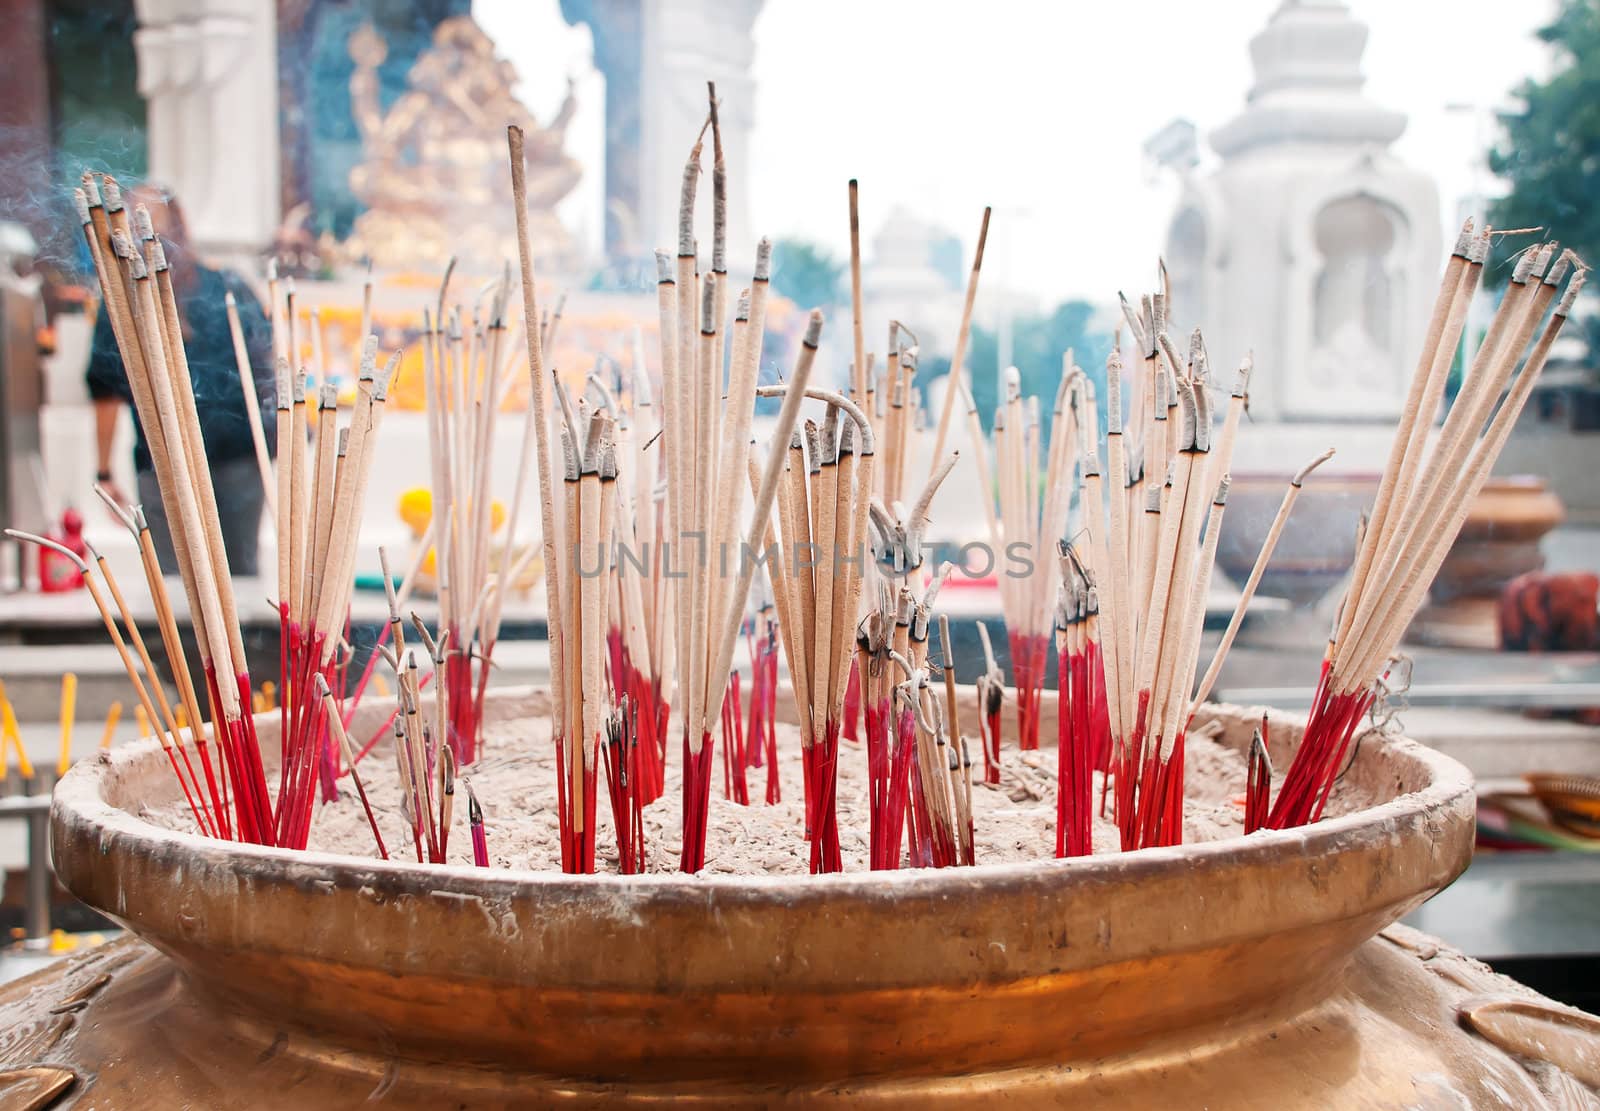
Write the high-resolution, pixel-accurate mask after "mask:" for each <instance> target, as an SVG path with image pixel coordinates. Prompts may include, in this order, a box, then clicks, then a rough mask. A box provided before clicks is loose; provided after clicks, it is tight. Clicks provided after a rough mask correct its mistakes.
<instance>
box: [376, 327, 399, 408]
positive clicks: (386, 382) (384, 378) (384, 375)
mask: <svg viewBox="0 0 1600 1111" xmlns="http://www.w3.org/2000/svg"><path fill="white" fill-rule="evenodd" d="M370 338H372V339H373V340H376V339H377V337H376V336H373V337H370ZM399 372H400V352H398V351H395V352H392V353H391V354H390V355H389V360H388V362H386V363H384V364H383V370H381V371H380V372H379V373H378V379H377V381H376V382H375V383H374V385H373V387H372V400H373V401H380V402H382V401H388V400H389V386H390V384H391V383H393V382H394V376H395V375H396V374H398V373H399Z"/></svg>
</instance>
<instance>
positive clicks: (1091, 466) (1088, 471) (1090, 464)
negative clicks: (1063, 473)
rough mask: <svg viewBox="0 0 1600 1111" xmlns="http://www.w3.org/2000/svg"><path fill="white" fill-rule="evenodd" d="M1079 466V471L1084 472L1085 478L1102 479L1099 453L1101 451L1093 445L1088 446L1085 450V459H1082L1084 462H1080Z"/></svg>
mask: <svg viewBox="0 0 1600 1111" xmlns="http://www.w3.org/2000/svg"><path fill="white" fill-rule="evenodd" d="M1078 466H1079V469H1081V470H1082V471H1083V477H1084V478H1099V477H1100V451H1099V449H1098V448H1096V447H1095V446H1094V445H1092V444H1091V445H1089V446H1087V447H1085V448H1084V449H1083V458H1082V460H1080V461H1079V463H1078Z"/></svg>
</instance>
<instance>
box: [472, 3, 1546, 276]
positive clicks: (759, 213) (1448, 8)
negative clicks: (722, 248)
mask: <svg viewBox="0 0 1600 1111" xmlns="http://www.w3.org/2000/svg"><path fill="white" fill-rule="evenodd" d="M1277 6H1278V0H1229V2H1227V3H1211V4H1202V3H1194V2H1192V0H1188V2H1184V0H1144V2H1133V3H1124V4H1117V5H1106V4H1090V3H1085V2H1082V0H1055V2H1044V0H983V2H982V3H972V2H970V0H766V3H765V6H764V7H763V9H762V12H761V15H760V16H759V17H758V19H757V22H756V25H755V30H754V36H755V40H756V54H755V62H754V64H753V67H752V76H753V77H754V79H755V83H756V90H757V91H756V104H755V119H756V125H755V126H756V130H755V134H754V136H753V139H752V145H753V149H752V154H751V158H752V167H751V177H750V182H749V188H750V191H751V196H750V199H749V203H750V209H751V215H752V217H753V225H754V227H755V228H757V229H758V230H759V231H761V232H762V233H763V234H766V235H771V236H773V237H780V236H792V237H800V238H806V239H812V240H816V241H819V242H821V243H822V244H824V245H826V246H827V247H829V248H830V249H832V250H833V251H835V252H837V253H840V254H843V252H844V251H845V250H846V249H847V246H848V228H847V223H846V208H845V183H846V181H847V180H848V179H849V178H851V177H856V178H858V179H860V182H861V205H862V223H863V228H862V231H863V238H864V240H866V241H869V242H870V239H871V237H872V234H873V233H874V232H875V231H876V230H877V228H878V226H879V225H880V224H881V223H882V222H883V221H884V220H885V219H886V218H887V217H888V216H889V214H890V212H891V211H892V210H893V209H894V208H895V207H896V206H904V207H905V208H907V209H909V210H910V211H911V212H912V213H913V214H914V215H916V216H918V217H920V218H922V219H925V220H928V221H930V222H932V223H934V224H936V225H939V226H942V227H944V228H947V229H949V230H950V231H952V232H954V233H955V234H957V235H958V236H960V237H961V239H962V241H963V243H964V245H965V246H966V249H967V251H968V252H969V253H970V251H971V248H972V245H973V243H974V241H975V239H976V235H977V228H978V221H979V216H980V214H981V212H982V209H983V206H984V205H986V204H988V205H992V206H993V207H994V210H995V211H994V217H993V222H992V225H991V233H990V253H989V255H988V256H987V258H986V261H985V267H984V270H985V278H986V284H987V282H993V283H994V284H995V285H996V286H1006V287H1010V288H1012V289H1016V290H1018V291H1022V292H1025V293H1026V294H1028V295H1031V296H1034V297H1037V299H1038V301H1039V302H1040V303H1041V304H1042V305H1050V304H1053V303H1055V302H1057V301H1059V300H1063V299H1066V298H1068V297H1085V298H1088V299H1090V300H1093V301H1095V302H1097V303H1102V302H1105V301H1107V300H1108V299H1110V298H1111V297H1112V296H1113V295H1114V291H1115V290H1116V289H1118V288H1143V287H1145V286H1147V285H1148V284H1149V281H1150V275H1151V272H1152V270H1153V267H1154V260H1155V258H1156V255H1157V253H1158V252H1159V251H1160V249H1161V245H1162V242H1163V240H1164V238H1165V233H1166V225H1167V220H1168V218H1169V216H1170V214H1171V211H1172V207H1173V204H1174V201H1175V199H1176V197H1177V186H1176V183H1175V181H1174V180H1173V179H1172V178H1171V177H1170V175H1167V174H1164V173H1152V172H1150V170H1149V169H1148V167H1146V166H1145V164H1144V160H1143V156H1142V150H1141V148H1142V146H1143V143H1144V140H1145V139H1146V138H1148V137H1149V136H1150V135H1151V134H1152V133H1153V132H1155V131H1156V130H1158V129H1159V128H1160V127H1162V126H1163V125H1164V124H1166V123H1167V122H1169V121H1170V120H1172V119H1173V118H1174V117H1176V116H1184V117H1186V118H1188V119H1190V120H1191V121H1193V122H1194V123H1195V124H1196V125H1197V126H1198V127H1199V128H1200V130H1201V134H1202V144H1204V135H1205V134H1206V133H1207V132H1209V130H1210V129H1211V128H1213V127H1215V126H1217V125H1218V124H1221V123H1223V122H1225V121H1226V120H1227V119H1229V118H1230V117H1231V116H1232V115H1234V114H1235V113H1236V112H1237V111H1238V110H1239V109H1240V108H1241V107H1242V106H1243V104H1244V98H1245V93H1246V91H1247V90H1248V88H1249V86H1250V82H1251V69H1250V58H1249V40H1250V38H1251V36H1252V35H1254V34H1255V33H1256V31H1258V30H1259V29H1260V28H1261V27H1263V26H1264V25H1265V24H1266V22H1267V19H1268V17H1269V16H1270V15H1271V14H1272V12H1273V11H1274V10H1275V9H1276V8H1277ZM1350 6H1351V9H1352V10H1353V12H1354V14H1355V15H1356V16H1357V17H1358V18H1359V19H1361V20H1363V21H1364V22H1366V23H1367V24H1368V26H1369V28H1370V35H1369V39H1368V44H1367V51H1366V55H1365V62H1364V68H1365V71H1366V74H1367V77H1368V81H1367V87H1366V92H1367V93H1368V95H1369V96H1371V97H1372V98H1373V99H1374V100H1375V101H1377V102H1378V103H1379V104H1382V105H1384V106H1386V107H1390V108H1397V109H1400V110H1402V111H1404V112H1406V113H1408V115H1409V117H1410V123H1409V126H1408V128H1407V130H1406V133H1405V134H1404V135H1403V136H1402V137H1401V138H1400V140H1399V141H1398V142H1397V143H1396V144H1395V147H1394V150H1395V152H1396V153H1397V154H1398V155H1399V156H1400V157H1402V158H1403V159H1405V160H1406V161H1407V162H1409V163H1411V164H1413V165H1415V166H1418V167H1422V168H1425V169H1427V170H1429V171H1431V172H1432V173H1433V174H1434V175H1435V177H1436V178H1437V180H1438V181H1439V184H1440V195H1441V215H1442V223H1444V224H1446V225H1450V226H1451V227H1454V226H1455V225H1456V224H1457V220H1456V212H1457V208H1458V204H1459V202H1460V199H1461V198H1462V197H1463V196H1464V195H1467V194H1470V193H1472V192H1473V191H1474V183H1475V178H1476V179H1479V180H1481V181H1482V183H1483V185H1484V186H1485V187H1488V188H1490V191H1492V185H1491V183H1490V182H1489V181H1488V180H1487V176H1486V171H1483V170H1482V169H1481V165H1482V163H1481V151H1482V148H1483V144H1484V139H1486V138H1488V137H1490V136H1492V134H1493V124H1492V122H1491V121H1490V120H1489V118H1488V115H1489V113H1490V112H1492V111H1493V110H1495V109H1497V108H1501V107H1504V106H1506V105H1508V104H1509V103H1511V98H1510V91H1511V90H1512V89H1513V88H1514V87H1515V86H1516V85H1517V84H1518V83H1519V82H1520V81H1521V80H1523V79H1524V78H1525V77H1527V76H1529V75H1530V74H1541V73H1543V72H1545V71H1546V70H1547V68H1548V54H1547V51H1546V50H1545V48H1544V47H1543V46H1542V44H1540V43H1539V42H1538V41H1537V40H1535V39H1534V38H1533V31H1534V30H1535V29H1536V28H1538V27H1539V26H1541V25H1543V24H1544V23H1546V22H1548V20H1549V17H1550V15H1551V14H1552V12H1553V8H1554V4H1553V0H1526V2H1524V3H1520V4H1510V3H1506V2H1505V0H1452V2H1450V3H1444V4H1441V3H1437V2H1433V0H1388V2H1383V0H1352V2H1351V4H1350ZM474 13H475V14H476V15H477V17H478V18H479V20H480V21H482V22H483V24H484V26H485V28H486V29H487V30H488V31H489V33H490V34H491V35H493V36H495V38H496V41H497V43H499V44H500V46H501V49H502V50H503V51H504V52H505V53H506V54H507V56H509V57H510V58H511V59H512V60H513V61H514V62H516V63H517V64H518V66H519V69H520V70H521V72H522V75H523V81H524V95H525V99H526V100H527V102H528V103H529V104H530V106H531V107H533V108H534V110H535V111H536V112H539V113H541V114H547V113H550V112H553V111H554V109H555V107H556V105H557V104H558V103H559V101H560V97H561V94H562V91H563V90H564V88H565V80H566V75H567V74H568V73H574V74H578V75H580V86H579V88H580V96H582V95H583V93H584V91H585V89H586V88H587V89H588V90H589V91H590V92H591V93H596V94H597V93H598V90H599V87H600V86H599V85H598V84H594V83H593V82H594V81H595V80H596V79H595V78H593V77H592V76H591V77H589V78H587V79H586V80H588V81H589V82H591V84H589V85H587V86H586V85H585V84H584V83H583V81H584V80H585V79H583V78H582V77H581V75H583V74H585V73H589V72H590V70H591V67H590V66H589V63H588V52H589V36H588V32H587V30H586V29H573V28H567V27H566V26H565V25H564V24H563V23H562V21H561V19H560V16H559V14H558V11H557V4H556V0H478V2H477V4H476V5H475V7H474ZM1450 105H1459V106H1463V107H1464V110H1463V109H1462V108H1458V109H1457V110H1450V109H1449V108H1448V107H1447V106H1450ZM586 111H587V112H588V113H590V114H589V115H587V116H585V115H580V117H579V119H578V120H577V121H575V123H574V127H573V129H572V132H571V135H572V139H571V142H570V144H569V145H570V146H572V147H573V148H575V149H574V154H575V155H576V156H577V157H578V158H579V160H580V161H583V162H584V163H585V165H588V166H598V165H599V152H600V142H599V135H598V124H599V120H600V118H601V109H600V108H599V107H598V106H597V105H596V104H595V98H594V97H591V98H590V100H589V102H588V105H587V106H586ZM802 147H804V149H805V152H806V153H805V155H804V156H803V157H802V156H800V155H799V153H798V152H799V151H800V149H801V148H802ZM1475 164H1476V167H1477V168H1476V169H1475ZM599 178H600V175H599V174H598V173H591V174H589V175H588V180H587V181H586V182H585V183H584V185H583V186H581V187H580V189H579V191H578V193H576V194H575V195H574V196H573V197H572V198H570V199H569V201H568V203H567V205H566V206H565V207H564V209H563V215H564V216H565V217H566V219H567V221H568V223H569V225H570V226H573V227H574V231H575V232H578V233H579V234H580V235H582V234H585V232H586V231H587V234H588V235H589V236H590V237H591V238H592V236H593V235H595V234H598V227H599V215H598V213H599V203H600V192H599V189H600V181H599ZM1451 238H1453V232H1452V234H1451V235H1450V237H1448V238H1447V239H1446V242H1449V241H1450V239H1451ZM969 257H970V254H969Z"/></svg>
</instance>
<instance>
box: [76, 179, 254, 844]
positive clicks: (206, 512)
mask: <svg viewBox="0 0 1600 1111" xmlns="http://www.w3.org/2000/svg"><path fill="white" fill-rule="evenodd" d="M75 200H76V201H77V204H78V215H79V218H80V220H81V221H82V224H83V229H84V238H85V240H86V242H87V243H88V247H89V253H90V257H91V258H92V259H93V262H94V267H95V273H96V276H97V277H98V279H99V281H100V286H101V289H102V292H103V296H104V298H105V311H106V313H107V314H108V315H109V317H110V319H111V324H112V330H113V333H114V335H115V338H116V342H117V346H118V348H119V350H120V351H121V354H122V359H123V363H124V365H125V366H126V368H127V375H128V382H129V385H130V387H131V390H132V393H133V398H134V407H135V410H136V411H137V413H138V415H139V420H140V423H141V425H142V426H143V427H144V429H145V436H146V439H147V441H148V443H149V446H150V455H151V460H152V462H153V464H154V467H155V472H156V477H157V480H158V483H159V486H160V490H161V495H162V502H163V504H164V506H165V508H166V511H167V519H168V523H169V526H170V528H171V531H172V539H173V546H174V548H175V550H176V552H177V556H178V566H179V570H180V572H181V573H182V576H183V583H184V589H185V591H186V593H187V594H188V599H189V609H190V613H191V615H192V620H193V621H194V625H195V633H196V639H197V641H198V644H199V646H200V654H201V659H202V663H203V664H204V668H205V675H206V680H207V687H208V690H207V695H208V700H209V702H210V704H211V708H212V714H211V720H212V722H213V729H214V731H215V733H216V741H217V743H218V747H219V748H220V749H221V752H222V756H223V761H222V763H223V764H224V765H225V769H226V770H225V773H224V774H225V775H226V777H227V778H229V779H231V780H232V783H233V792H232V793H233V801H234V807H235V815H234V817H235V819H236V822H235V823H230V822H229V821H228V820H227V815H226V812H225V808H224V806H223V802H222V799H223V796H224V793H225V791H226V787H225V786H217V787H214V788H213V789H212V790H210V791H209V792H208V793H209V796H210V797H209V804H210V807H211V818H212V819H213V821H212V824H211V830H212V831H213V832H215V833H218V834H219V835H223V836H231V835H233V833H234V832H235V830H234V828H233V826H234V825H236V832H237V835H238V836H240V837H242V838H244V839H246V840H251V841H257V842H263V843H275V841H276V840H277V837H276V829H275V827H276V823H275V821H274V818H273V814H272V806H271V802H270V800H269V799H268V797H267V790H266V777H265V774H264V773H263V771H262V770H261V761H260V753H259V750H258V748H257V746H256V740H255V725H254V721H253V719H252V718H251V716H250V714H249V713H248V707H249V701H250V692H251V691H252V690H253V689H254V688H253V687H252V685H251V683H250V678H249V672H248V667H247V665H246V662H245V655H244V640H243V637H242V636H241V635H240V633H239V623H238V617H237V611H236V609H235V605H234V598H233V585H232V581H231V578H230V576H229V574H228V565H227V557H226V555H225V553H224V551H223V544H222V531H221V528H220V525H219V524H218V517H217V510H216V493H215V491H214V489H213V488H212V484H211V477H210V471H209V468H208V467H207V466H206V462H205V450H204V445H203V442H202V440H201V436H200V425H199V421H198V419H197V417H196V414H195V405H194V392H193V388H192V384H191V382H190V378H189V370H188V362H187V359H186V357H185V354H184V350H183V337H182V324H181V319H180V316H179V313H178V306H177V300H176V298H175V296H174V295H173V290H172V282H171V275H170V272H169V271H168V269H167V261H166V257H165V253H164V251H163V249H162V246H161V243H160V241H159V240H158V239H156V238H155V236H154V234H153V232H152V229H151V228H150V224H149V216H148V213H143V212H142V211H141V212H140V213H136V214H133V216H134V217H136V218H135V219H132V220H130V214H129V212H128V211H127V209H126V207H125V206H124V205H123V204H122V199H121V191H120V189H119V188H118V186H117V184H116V182H115V181H114V180H113V179H111V178H103V179H99V180H97V179H96V178H94V177H92V176H89V175H85V177H84V178H83V183H82V187H81V188H80V189H78V190H76V191H75ZM147 232H152V233H151V234H146V233H147ZM148 568H149V565H148V564H147V576H148V575H149V570H148ZM151 589H152V591H153V592H156V591H159V592H160V596H161V597H162V598H164V597H165V586H164V584H162V583H161V579H160V575H159V573H157V574H155V575H154V582H152V585H151ZM157 605H158V608H159V607H160V605H161V603H160V602H159V601H158V603H157ZM174 662H175V663H177V664H182V665H184V666H180V667H177V668H175V670H176V671H178V672H181V673H183V674H187V672H188V668H187V666H186V661H183V660H177V661H174ZM152 717H153V715H152ZM189 720H190V721H191V722H194V723H196V731H195V742H196V747H197V748H198V750H199V754H200V757H201V763H202V765H203V766H204V767H205V768H206V776H207V785H208V787H212V785H213V784H214V783H215V781H216V777H215V775H214V774H213V771H212V766H211V765H212V761H211V758H210V743H209V741H210V738H207V737H206V736H205V732H204V730H203V729H201V728H200V726H199V723H200V722H201V721H202V720H203V719H202V715H201V714H200V713H199V711H198V706H197V705H193V706H190V707H189ZM219 723H220V724H219Z"/></svg>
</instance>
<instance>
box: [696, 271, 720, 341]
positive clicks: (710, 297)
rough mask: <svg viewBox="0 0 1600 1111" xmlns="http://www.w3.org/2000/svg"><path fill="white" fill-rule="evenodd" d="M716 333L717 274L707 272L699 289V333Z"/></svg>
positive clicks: (704, 334) (707, 334)
mask: <svg viewBox="0 0 1600 1111" xmlns="http://www.w3.org/2000/svg"><path fill="white" fill-rule="evenodd" d="M716 333H717V276H716V275H715V274H707V275H706V278H705V282H704V283H702V286H701V290H700V334H701V335H703V336H712V335H716Z"/></svg>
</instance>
